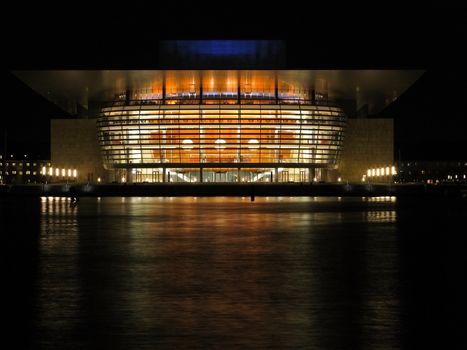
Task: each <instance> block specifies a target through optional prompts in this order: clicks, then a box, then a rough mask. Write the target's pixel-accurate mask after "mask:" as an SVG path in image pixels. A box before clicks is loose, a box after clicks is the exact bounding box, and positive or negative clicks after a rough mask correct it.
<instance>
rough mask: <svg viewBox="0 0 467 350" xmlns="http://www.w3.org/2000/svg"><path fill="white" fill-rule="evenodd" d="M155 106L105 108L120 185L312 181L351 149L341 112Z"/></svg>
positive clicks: (105, 129)
mask: <svg viewBox="0 0 467 350" xmlns="http://www.w3.org/2000/svg"><path fill="white" fill-rule="evenodd" d="M262 99H264V97H263V98H258V101H261V100H262ZM150 101H152V100H134V101H132V102H131V103H129V102H126V103H122V102H121V101H116V102H114V103H111V104H108V105H107V106H105V107H104V108H102V109H101V115H100V118H99V120H98V137H99V142H100V146H101V151H102V155H103V159H104V165H105V167H106V168H107V169H117V170H118V171H119V173H118V175H116V177H115V178H116V179H117V180H118V181H134V182H144V181H148V182H157V181H182V182H193V181H279V180H282V181H307V180H308V179H310V178H313V177H314V176H315V169H330V168H333V167H334V166H335V165H336V163H337V160H338V157H339V154H340V151H341V149H342V145H343V138H344V127H345V123H346V117H345V115H344V113H343V111H342V109H340V108H339V107H335V106H328V105H318V104H314V105H312V104H290V103H287V104H269V103H268V102H267V101H264V100H263V103H258V104H256V103H252V104H245V101H244V100H243V99H242V101H239V102H240V103H239V104H238V103H237V104H230V103H225V104H224V102H223V101H219V100H217V101H216V100H213V101H216V104H211V103H206V104H171V103H170V102H168V101H165V102H166V103H165V104H162V103H158V104H154V103H148V102H150ZM156 101H157V100H156ZM203 171H204V174H203ZM312 171H313V173H312Z"/></svg>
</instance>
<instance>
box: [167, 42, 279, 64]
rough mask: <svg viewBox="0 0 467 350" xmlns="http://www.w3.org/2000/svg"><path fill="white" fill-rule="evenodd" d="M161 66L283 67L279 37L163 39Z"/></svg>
mask: <svg viewBox="0 0 467 350" xmlns="http://www.w3.org/2000/svg"><path fill="white" fill-rule="evenodd" d="M160 44H161V45H160V64H161V66H162V68H168V69H170V68H172V69H177V68H184V69H192V68H201V69H229V68H243V69H245V68H260V69H261V68H276V69H277V68H283V67H284V66H285V49H284V42H283V41H280V40H166V41H161V43H160Z"/></svg>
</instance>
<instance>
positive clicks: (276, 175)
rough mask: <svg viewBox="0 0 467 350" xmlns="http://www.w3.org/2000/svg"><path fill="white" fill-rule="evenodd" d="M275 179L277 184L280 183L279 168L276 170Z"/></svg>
mask: <svg viewBox="0 0 467 350" xmlns="http://www.w3.org/2000/svg"><path fill="white" fill-rule="evenodd" d="M274 178H275V182H279V169H278V168H274Z"/></svg>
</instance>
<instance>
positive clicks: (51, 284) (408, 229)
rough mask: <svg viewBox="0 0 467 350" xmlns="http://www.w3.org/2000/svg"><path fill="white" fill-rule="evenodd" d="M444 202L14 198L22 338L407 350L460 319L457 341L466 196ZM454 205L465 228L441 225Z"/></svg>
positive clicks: (11, 227)
mask: <svg viewBox="0 0 467 350" xmlns="http://www.w3.org/2000/svg"><path fill="white" fill-rule="evenodd" d="M432 204H433V203H432ZM432 204H430V205H427V204H426V203H423V202H421V201H416V200H415V201H408V202H407V201H406V202H403V203H401V201H400V200H397V201H396V199H395V198H389V197H387V198H257V199H256V201H255V202H251V201H250V200H249V198H243V199H242V198H222V197H219V198H83V199H81V201H80V202H79V203H78V205H76V206H70V203H69V201H67V200H64V199H58V198H42V199H37V200H33V199H31V200H21V201H20V200H8V201H7V200H2V202H1V205H2V216H3V218H2V221H3V222H4V223H6V224H5V225H4V226H5V227H6V230H5V232H6V234H7V237H9V238H10V239H9V240H8V242H7V243H9V244H10V246H7V247H8V249H9V251H10V253H12V258H11V259H10V262H12V263H13V264H12V266H11V267H10V271H13V273H12V282H11V288H12V289H11V290H12V291H13V293H12V297H11V298H12V299H11V301H12V305H13V307H12V310H13V313H14V316H11V324H12V325H13V329H14V330H15V331H17V333H19V334H20V336H19V337H18V338H17V339H16V341H17V342H18V344H21V345H22V346H20V347H26V348H27V347H29V348H44V349H75V348H83V349H87V348H102V349H104V348H106V349H107V348H108V349H156V348H157V349H184V348H189V349H192V348H200V349H205V348H215V349H225V348H252V349H259V348H267V349H272V348H274V349H276V348H277V349H303V348H312V349H398V348H417V346H416V345H417V337H418V336H419V335H420V334H423V333H425V332H430V331H433V330H434V331H438V335H440V336H439V337H434V338H433V341H432V342H431V341H427V342H426V343H427V344H430V343H433V344H437V343H436V342H440V344H441V343H442V341H443V337H442V336H441V335H442V334H444V333H443V332H448V331H451V333H450V334H449V336H451V339H455V341H456V344H457V343H458V342H460V341H462V340H465V338H464V337H463V336H462V333H461V332H458V328H457V327H458V325H459V323H458V322H457V319H455V318H454V317H455V316H457V312H456V311H455V309H453V310H454V311H453V310H451V309H450V308H449V306H450V305H451V304H450V303H461V304H462V303H464V304H462V305H465V302H464V297H462V296H461V289H459V288H460V287H459V286H458V281H459V280H460V279H462V276H461V274H462V273H463V272H464V270H463V267H462V264H461V261H460V257H461V256H462V254H461V252H460V251H459V245H458V244H455V243H454V242H455V241H454V242H453V241H452V238H453V237H457V236H456V228H455V227H458V224H459V223H460V222H463V220H464V219H465V218H466V214H465V212H464V210H463V209H465V204H462V203H461V204H456V205H455V206H454V207H453V208H451V209H449V211H447V212H443V215H444V216H436V215H434V214H436V213H439V211H440V210H441V208H446V205H445V204H443V205H442V206H439V208H438V211H436V210H435V209H433V205H432ZM430 208H431V209H430ZM445 210H446V209H445ZM439 215H441V214H439ZM448 215H450V217H451V219H452V222H455V223H456V225H455V226H454V225H452V226H450V225H449V224H446V222H445V221H442V220H445V218H446V217H448ZM436 225H442V226H443V227H444V228H445V232H444V233H443V235H441V233H440V232H439V230H438V228H439V227H438V226H436ZM423 234H425V235H426V236H425V242H424V243H421V244H417V243H416V242H417V240H419V239H421V237H422V235H423ZM457 242H458V243H461V241H457ZM420 248H422V249H420ZM426 249H435V250H434V251H433V252H432V253H434V254H431V253H429V252H428V251H426ZM450 252H453V253H454V254H453V255H451V253H450ZM435 253H437V255H436V254H435ZM457 253H459V254H458V255H456V254H457ZM439 254H441V256H442V259H441V258H440V257H439ZM15 261H16V263H15ZM431 282H432V283H433V285H432V288H433V289H431V290H425V289H424V288H427V287H428V286H429V285H430V284H431ZM440 282H441V283H444V286H445V288H444V287H443V288H441V287H439V285H436V283H440ZM438 292H439V293H438ZM432 296H434V297H439V298H441V299H440V300H441V301H440V300H431V299H430V298H431V297H432ZM442 300H445V301H444V302H443V301H442ZM430 302H431V303H432V304H430ZM437 305H438V306H437ZM453 306H454V307H456V306H457V307H459V306H460V305H459V304H458V305H453ZM429 312H433V313H434V315H436V319H433V320H434V322H435V325H433V322H431V321H430V322H428V320H430V314H429ZM425 313H426V315H425ZM433 313H432V314H431V317H432V316H433ZM425 316H426V317H425ZM437 316H440V317H444V320H441V319H438V318H437ZM427 317H428V318H427ZM446 322H447V323H446ZM450 322H451V323H450ZM436 324H438V327H436ZM443 325H446V327H448V326H449V327H450V328H446V329H445V328H443ZM430 327H434V329H431V328H430ZM459 329H460V328H459ZM15 334H16V333H15ZM446 334H447V333H446ZM425 340H427V339H425ZM23 345H24V346H23Z"/></svg>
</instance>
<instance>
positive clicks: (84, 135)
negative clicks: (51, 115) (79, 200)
mask: <svg viewBox="0 0 467 350" xmlns="http://www.w3.org/2000/svg"><path fill="white" fill-rule="evenodd" d="M96 122H97V119H52V120H51V123H50V128H51V130H50V138H51V145H50V148H51V161H52V165H53V167H59V168H65V169H68V168H73V169H77V170H78V182H88V181H89V182H97V178H98V177H100V178H101V180H102V181H103V182H105V181H107V178H106V171H105V170H104V168H103V165H102V158H101V153H100V149H99V144H98V142H97V128H96Z"/></svg>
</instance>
